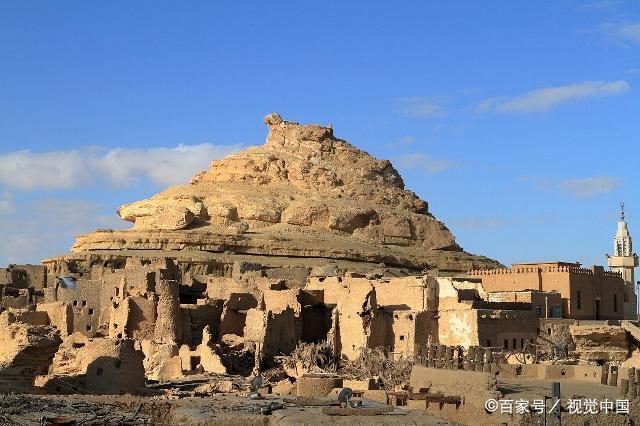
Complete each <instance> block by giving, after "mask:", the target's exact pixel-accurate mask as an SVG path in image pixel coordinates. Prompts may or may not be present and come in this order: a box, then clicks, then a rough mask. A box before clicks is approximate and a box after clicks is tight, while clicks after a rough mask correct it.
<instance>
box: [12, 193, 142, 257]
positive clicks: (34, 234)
mask: <svg viewBox="0 0 640 426" xmlns="http://www.w3.org/2000/svg"><path fill="white" fill-rule="evenodd" d="M114 210H115V209H114V208H113V207H109V206H104V205H101V204H97V203H92V202H85V201H77V200H61V199H51V200H47V199H45V200H37V201H32V202H27V203H24V204H20V205H18V206H17V208H16V209H15V211H14V213H13V214H9V215H7V216H6V217H3V220H2V221H0V265H6V264H9V263H39V262H40V261H41V260H42V259H45V258H47V257H51V256H56V255H61V254H64V253H67V252H68V251H69V248H70V246H71V243H72V241H73V239H74V237H75V236H76V235H78V234H82V233H86V232H90V231H93V230H95V229H98V228H113V229H124V228H128V227H130V225H131V224H130V223H128V222H125V221H123V220H121V219H120V218H119V217H118V216H117V215H116V214H115V213H114Z"/></svg>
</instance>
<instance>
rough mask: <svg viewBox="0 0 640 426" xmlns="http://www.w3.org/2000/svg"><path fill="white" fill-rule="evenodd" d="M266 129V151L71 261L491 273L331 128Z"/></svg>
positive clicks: (221, 168)
mask: <svg viewBox="0 0 640 426" xmlns="http://www.w3.org/2000/svg"><path fill="white" fill-rule="evenodd" d="M264 121H265V124H266V125H267V127H268V136H267V140H266V143H265V144H264V145H262V146H260V147H250V148H248V149H246V150H244V151H242V152H239V153H237V154H234V155H230V156H228V157H226V158H225V159H223V160H219V161H212V162H211V164H210V166H209V170H207V171H203V172H201V173H199V174H197V175H196V176H194V177H193V178H192V179H191V182H190V183H189V184H188V185H182V186H175V187H171V188H168V189H166V190H165V191H163V192H161V193H159V194H157V195H155V196H153V197H151V198H149V199H147V200H142V201H138V202H135V203H131V204H126V205H124V206H122V207H120V209H118V214H119V215H120V217H122V218H123V219H124V220H127V221H130V222H133V228H132V229H131V230H128V231H97V232H94V233H92V234H87V235H83V236H80V237H78V239H77V240H76V242H75V244H74V246H73V248H72V251H73V252H76V253H83V252H90V251H95V250H163V251H176V250H200V251H205V252H233V253H244V254H254V255H274V256H290V257H316V258H327V259H345V260H355V261H369V262H385V263H388V264H393V265H398V266H405V267H410V268H426V267H434V266H440V267H444V268H445V269H460V270H464V269H467V268H470V267H472V266H473V267H479V266H483V265H484V266H487V267H491V266H495V265H496V263H495V262H493V261H491V260H489V259H486V258H480V257H475V256H470V255H468V254H467V253H464V252H463V251H462V249H461V248H460V247H459V246H458V245H457V244H456V242H455V238H454V237H453V235H452V234H451V232H450V231H449V230H448V229H447V227H446V226H445V225H444V224H443V223H442V222H440V221H438V220H436V219H435V218H434V217H433V216H432V215H431V214H430V213H429V211H428V206H427V203H426V202H425V201H423V200H421V199H420V198H418V197H417V196H416V194H414V193H413V192H412V191H409V190H406V189H405V188H404V182H403V181H402V178H401V176H400V175H399V173H398V172H397V171H396V169H395V168H394V167H393V166H392V165H391V163H390V162H389V161H387V160H378V159H375V158H373V157H372V156H370V155H369V154H367V153H366V152H364V151H362V150H359V149H357V148H355V147H354V146H352V145H350V144H349V143H347V142H346V141H344V140H341V139H337V138H336V137H334V135H333V129H332V128H331V127H323V126H319V125H300V124H298V123H294V122H288V121H284V120H282V118H280V116H279V115H278V114H275V113H274V114H269V115H267V116H266V117H265V118H264ZM167 173H171V171H170V170H167ZM445 252H449V253H450V254H449V255H447V254H445ZM454 253H455V254H454ZM439 259H441V260H443V263H445V264H446V265H441V264H440V263H441V262H439ZM447 259H448V260H447Z"/></svg>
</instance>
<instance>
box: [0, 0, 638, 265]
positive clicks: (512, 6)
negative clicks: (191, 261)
mask: <svg viewBox="0 0 640 426" xmlns="http://www.w3.org/2000/svg"><path fill="white" fill-rule="evenodd" d="M396 3H398V4H393V3H390V2H381V1H366V2H365V1H352V2H337V1H336V2H329V1H324V2H314V3H312V2H284V1H283V2H277V3H274V2H266V3H265V2H222V1H221V2H210V1H202V2H198V1H192V2H163V1H136V2H124V1H111V2H100V3H99V2H80V1H57V2H37V1H7V0H3V1H0V264H5V263H9V262H37V261H39V260H41V259H42V258H44V257H47V256H51V255H58V254H63V253H65V252H66V251H67V250H68V248H69V246H70V244H71V241H72V239H73V236H74V235H75V234H77V233H82V232H88V231H91V230H93V229H95V228H105V227H107V228H111V227H126V226H127V224H126V223H123V222H121V221H120V220H119V218H118V217H117V216H116V215H115V209H116V208H117V207H118V206H119V205H121V204H123V203H125V202H129V201H133V200H137V199H141V198H145V197H148V196H150V195H152V194H154V193H156V192H158V191H160V190H162V189H163V188H164V187H166V186H167V185H169V184H173V183H178V182H186V181H187V180H188V177H189V176H190V175H192V174H194V173H195V172H196V171H198V170H201V169H204V168H206V166H207V164H208V162H209V160H211V159H214V158H220V157H221V156H224V155H225V154H227V153H230V152H233V151H234V150H237V149H241V148H243V147H245V146H248V145H259V144H261V143H262V142H263V140H264V137H265V128H264V125H263V124H262V116H264V115H265V114H266V113H268V112H272V111H277V112H279V113H280V114H281V115H282V116H283V117H285V118H286V119H289V120H294V121H300V122H315V123H332V124H333V127H334V129H335V134H336V135H337V136H338V137H341V138H344V139H347V140H349V141H350V142H351V143H353V144H354V145H356V146H358V147H360V148H362V149H364V150H366V151H368V152H370V153H371V154H372V155H374V156H376V157H378V158H388V159H390V160H391V161H392V162H393V163H394V165H396V167H397V168H398V169H399V170H400V172H401V173H402V175H403V177H404V179H405V183H406V185H407V187H408V188H410V189H412V190H414V191H415V192H416V193H417V194H418V195H420V196H421V197H422V198H424V199H426V200H427V201H428V202H429V204H430V209H431V211H432V212H433V213H434V214H435V215H436V216H437V217H438V218H439V219H441V220H443V221H444V222H445V223H446V224H447V225H448V226H449V227H450V228H451V230H452V231H453V232H454V234H455V235H456V237H457V241H458V242H459V244H461V245H462V246H463V247H464V248H465V249H466V250H468V251H471V252H474V253H480V254H484V255H487V256H490V257H493V258H496V259H498V260H500V261H501V262H503V263H505V264H509V263H512V262H521V261H543V260H563V261H581V262H583V263H585V264H587V265H590V264H594V263H596V264H603V263H604V254H605V253H607V252H608V253H610V252H611V251H612V247H611V246H612V238H613V233H614V231H615V223H616V220H617V214H618V203H619V202H620V201H624V202H625V210H626V211H627V217H628V220H629V227H630V230H631V232H632V235H636V236H637V237H638V239H639V241H640V226H636V224H640V200H639V199H638V190H637V188H636V182H637V181H638V178H639V175H640V171H639V170H638V169H637V167H636V161H635V160H636V157H637V156H638V154H639V151H640V148H638V145H639V143H640V97H639V96H638V93H640V3H639V2H635V1H628V2H625V1H614V0H610V1H607V0H594V1H588V0H587V1H583V2H578V1H539V2H510V1H495V2H477V1H457V2H456V1H451V2H422V1H406V2H396ZM638 244H640V242H639V243H638Z"/></svg>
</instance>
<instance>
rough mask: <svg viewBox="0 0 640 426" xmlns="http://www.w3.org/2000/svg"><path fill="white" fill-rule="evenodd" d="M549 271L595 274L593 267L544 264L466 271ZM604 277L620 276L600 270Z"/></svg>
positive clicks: (480, 272) (498, 272)
mask: <svg viewBox="0 0 640 426" xmlns="http://www.w3.org/2000/svg"><path fill="white" fill-rule="evenodd" d="M550 272H567V273H570V274H583V275H595V272H594V271H593V269H588V268H578V267H575V266H544V267H539V266H536V267H526V268H497V269H473V270H471V271H469V272H468V274H469V275H472V276H482V275H510V274H536V273H550ZM600 273H601V274H602V275H603V276H605V277H622V274H621V273H620V272H614V271H601V272H600Z"/></svg>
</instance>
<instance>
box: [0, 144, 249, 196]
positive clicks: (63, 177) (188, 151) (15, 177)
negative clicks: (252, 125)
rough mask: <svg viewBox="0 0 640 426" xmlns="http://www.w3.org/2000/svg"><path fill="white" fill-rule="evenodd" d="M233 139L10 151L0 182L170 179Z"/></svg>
mask: <svg viewBox="0 0 640 426" xmlns="http://www.w3.org/2000/svg"><path fill="white" fill-rule="evenodd" d="M239 149H240V146H239V145H213V144H208V143H207V144H200V145H178V146H177V147H171V148H163V147H161V148H138V149H136V148H115V149H110V150H101V149H89V148H84V149H74V150H66V151H51V152H44V153H36V152H32V151H16V152H11V153H8V154H4V155H0V183H2V184H4V185H5V186H7V187H10V188H16V189H19V190H34V189H45V190H53V189H70V188H78V187H83V186H87V185H89V184H91V183H92V182H94V181H95V180H99V179H107V180H109V181H110V182H111V183H112V184H114V185H119V186H124V185H127V184H130V183H132V182H135V181H136V180H137V179H139V178H147V179H149V180H150V181H151V182H152V183H155V184H157V185H162V186H166V185H175V184H179V183H186V182H188V180H189V178H190V177H191V176H193V175H194V174H195V173H197V172H198V171H200V170H204V169H206V168H207V167H208V165H209V162H210V161H211V160H213V159H219V158H222V157H224V156H225V155H228V154H230V153H232V152H234V151H237V150H239Z"/></svg>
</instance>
